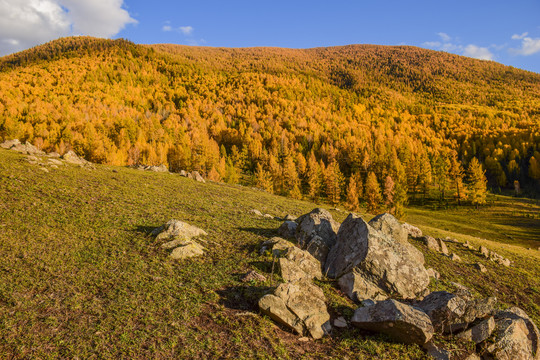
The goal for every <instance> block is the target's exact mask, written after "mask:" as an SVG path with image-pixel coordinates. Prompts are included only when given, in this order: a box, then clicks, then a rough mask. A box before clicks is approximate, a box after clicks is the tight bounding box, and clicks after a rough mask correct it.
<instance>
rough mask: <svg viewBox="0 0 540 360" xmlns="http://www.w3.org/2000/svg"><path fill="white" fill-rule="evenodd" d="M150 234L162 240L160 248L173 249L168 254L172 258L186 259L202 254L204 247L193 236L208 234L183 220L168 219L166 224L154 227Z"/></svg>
mask: <svg viewBox="0 0 540 360" xmlns="http://www.w3.org/2000/svg"><path fill="white" fill-rule="evenodd" d="M151 235H153V236H155V237H156V240H157V241H160V242H162V244H161V247H162V248H164V249H173V250H172V252H171V255H170V256H171V257H172V258H173V259H186V258H190V257H194V256H201V255H204V247H202V246H201V245H200V244H199V243H198V242H196V241H195V240H193V238H195V237H199V236H204V235H208V234H207V233H206V231H204V230H202V229H199V228H198V227H196V226H193V225H190V224H188V223H185V222H183V221H179V220H169V221H168V222H167V223H166V224H164V225H162V226H160V227H158V228H156V229H154V230H153V231H152V232H151Z"/></svg>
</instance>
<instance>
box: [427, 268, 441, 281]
mask: <svg viewBox="0 0 540 360" xmlns="http://www.w3.org/2000/svg"><path fill="white" fill-rule="evenodd" d="M427 273H428V275H429V277H430V278H434V279H436V280H439V279H440V278H441V274H440V273H439V272H438V271H437V270H435V269H433V268H429V269H427Z"/></svg>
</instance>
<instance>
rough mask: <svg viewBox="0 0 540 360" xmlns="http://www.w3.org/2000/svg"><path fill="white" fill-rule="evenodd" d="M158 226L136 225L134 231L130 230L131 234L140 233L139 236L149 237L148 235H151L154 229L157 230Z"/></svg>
mask: <svg viewBox="0 0 540 360" xmlns="http://www.w3.org/2000/svg"><path fill="white" fill-rule="evenodd" d="M158 227H159V226H143V225H138V226H137V227H136V228H135V229H133V230H131V231H133V232H137V233H140V234H143V235H144V236H150V234H151V233H152V231H154V230H155V229H156V228H158Z"/></svg>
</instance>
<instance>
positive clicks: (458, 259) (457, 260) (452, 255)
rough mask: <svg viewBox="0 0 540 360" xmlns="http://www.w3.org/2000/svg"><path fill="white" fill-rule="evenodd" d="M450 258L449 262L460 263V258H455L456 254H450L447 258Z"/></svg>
mask: <svg viewBox="0 0 540 360" xmlns="http://www.w3.org/2000/svg"><path fill="white" fill-rule="evenodd" d="M448 257H449V258H450V260H452V261H455V262H461V258H460V257H459V256H457V255H456V254H454V253H452V254H450V256H448Z"/></svg>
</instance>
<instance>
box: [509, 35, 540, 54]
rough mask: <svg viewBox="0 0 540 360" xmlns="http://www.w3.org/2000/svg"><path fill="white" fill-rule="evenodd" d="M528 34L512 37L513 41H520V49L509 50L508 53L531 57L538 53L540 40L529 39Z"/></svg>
mask: <svg viewBox="0 0 540 360" xmlns="http://www.w3.org/2000/svg"><path fill="white" fill-rule="evenodd" d="M528 35H529V34H528V33H523V34H521V35H517V34H516V35H513V36H512V39H513V40H521V47H520V48H519V49H510V52H512V53H513V54H516V55H524V56H528V55H533V54H536V53H537V52H540V38H531V37H529V36H528Z"/></svg>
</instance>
